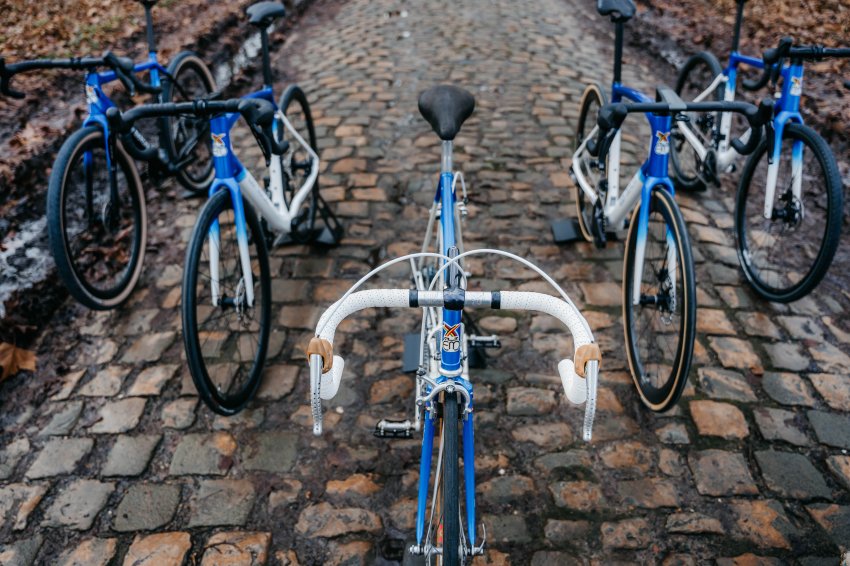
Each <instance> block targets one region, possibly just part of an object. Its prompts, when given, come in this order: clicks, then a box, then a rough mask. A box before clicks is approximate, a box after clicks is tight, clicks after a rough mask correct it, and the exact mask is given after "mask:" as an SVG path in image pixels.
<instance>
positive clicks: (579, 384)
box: [558, 359, 587, 405]
mask: <svg viewBox="0 0 850 566" xmlns="http://www.w3.org/2000/svg"><path fill="white" fill-rule="evenodd" d="M558 373H560V374H561V384H563V386H564V393H565V394H566V396H567V399H568V400H569V401H570V403H572V404H573V405H581V404H582V403H584V402H585V401H587V382H586V381H585V379H584V378H583V377H579V376H578V375H577V374H576V367H575V364H573V361H572V360H569V359H567V360H561V362H560V363H559V364H558Z"/></svg>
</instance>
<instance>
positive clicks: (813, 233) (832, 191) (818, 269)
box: [670, 0, 850, 302]
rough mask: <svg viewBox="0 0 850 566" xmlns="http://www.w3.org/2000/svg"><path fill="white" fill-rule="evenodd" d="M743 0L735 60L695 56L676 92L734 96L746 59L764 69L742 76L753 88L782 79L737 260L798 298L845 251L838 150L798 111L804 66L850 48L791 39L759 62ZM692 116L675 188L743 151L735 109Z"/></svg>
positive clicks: (766, 283) (743, 183) (756, 279)
mask: <svg viewBox="0 0 850 566" xmlns="http://www.w3.org/2000/svg"><path fill="white" fill-rule="evenodd" d="M744 3H745V0H738V14H737V19H736V22H735V35H734V39H733V43H732V53H731V54H730V55H729V64H728V66H727V67H726V68H725V69H722V68H721V67H720V63H719V62H718V61H717V58H716V57H715V56H714V55H712V54H711V53H710V52H708V51H703V52H700V53H697V54H696V55H694V56H693V57H691V58H690V59H689V60H688V61H687V63H685V66H684V67H683V68H682V70H681V71H680V73H679V78H678V80H677V83H676V91H677V92H678V93H679V94H680V95H681V96H682V97H683V98H685V99H686V100H693V101H695V102H699V101H707V100H721V99H722V100H726V101H732V100H734V99H735V94H736V86H737V75H738V68H739V67H740V66H742V65H746V66H750V67H753V68H756V69H762V70H763V73H762V76H761V79H759V80H757V81H747V80H744V81H743V82H742V84H743V86H744V88H745V89H747V90H754V89H758V88H761V87H763V86H765V85H767V84H768V83H770V84H771V86H774V87H775V86H776V85H777V83H778V81H779V79H780V78H781V80H782V88H781V90H779V91H778V92H777V93H776V98H777V100H776V105H775V114H774V117H773V129H774V130H775V131H776V136H775V138H774V139H773V141H772V144H770V145H768V144H767V142H766V141H765V142H764V143H762V145H761V146H760V147H758V148H757V149H756V150H755V151H754V152H753V154H752V156H751V157H750V158H749V159H748V160H747V163H746V165H745V166H744V170H743V174H742V175H741V180H740V182H739V184H738V191H737V197H736V200H735V235H736V244H737V251H738V260H739V263H740V265H741V268H742V269H743V272H744V275H745V277H746V278H747V281H749V283H750V284H751V285H752V287H753V289H754V290H755V291H756V292H757V293H758V294H759V295H761V296H762V297H763V298H765V299H767V300H770V301H779V302H791V301H795V300H797V299H799V298H801V297H803V296H805V295H806V294H808V293H809V292H810V291H811V290H812V289H814V288H815V287H816V286H817V284H818V283H819V282H820V280H821V279H822V278H823V277H824V275H826V272H827V270H828V269H829V266H830V264H831V263H832V258H833V257H834V256H835V251H836V249H837V248H838V242H839V239H840V235H841V223H842V212H843V207H844V204H843V200H844V191H843V187H842V183H841V176H840V173H839V170H838V164H837V163H836V160H835V156H834V155H833V153H832V151H831V150H830V148H829V146H828V145H827V143H826V141H824V139H823V138H822V137H821V136H819V135H818V134H817V133H816V132H815V131H814V130H812V129H811V128H809V127H807V126H805V125H804V124H803V117H802V115H801V114H800V97H801V96H802V94H803V62H804V61H812V60H820V59H824V58H827V57H850V48H825V47H820V46H793V42H792V40H791V39H788V38H785V39H783V40H781V41H780V42H779V46H778V47H777V48H775V49H769V50H767V51H765V53H764V55H763V57H762V58H761V59H758V58H755V57H749V56H746V55H742V54H740V53H739V52H738V38H739V36H740V29H741V19H742V15H743V7H744ZM786 60H788V61H789V63H788V64H785V63H784V62H785V61H786ZM688 119H689V121H678V122H677V123H676V125H675V128H674V130H673V140H674V143H673V152H672V154H671V157H672V158H671V160H670V161H671V165H672V166H673V167H672V171H673V178H674V182H675V184H676V187H678V188H682V189H685V190H699V189H702V188H705V185H706V183H709V182H713V183H717V182H718V175H719V174H720V173H723V172H727V171H731V170H732V169H733V168H734V165H735V163H734V161H735V159H736V158H737V156H738V154H739V152H737V151H736V150H735V148H734V147H733V146H731V144H730V139H731V130H732V118H731V115H730V114H728V113H727V114H721V115H720V117H719V119H718V115H716V114H705V115H702V116H699V117H688ZM745 135H746V134H745Z"/></svg>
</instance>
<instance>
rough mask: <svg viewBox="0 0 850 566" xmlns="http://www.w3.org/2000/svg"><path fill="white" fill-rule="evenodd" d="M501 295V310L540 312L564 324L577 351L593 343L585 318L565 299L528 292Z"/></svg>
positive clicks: (511, 292)
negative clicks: (571, 336)
mask: <svg viewBox="0 0 850 566" xmlns="http://www.w3.org/2000/svg"><path fill="white" fill-rule="evenodd" d="M500 294H501V298H502V300H501V306H500V308H501V309H503V310H523V311H538V312H542V313H546V314H548V315H551V316H554V317H555V318H557V319H558V320H560V321H561V322H563V323H564V325H565V326H566V327H567V328H568V329H569V331H570V334H572V335H573V342H574V346H575V348H576V349H578V347H579V346H583V345H585V344H590V343H591V342H593V336H591V335H590V334H588V332H587V330H586V329H585V325H584V317H582V316H581V313H579V312H578V311H577V310H576V309H575V308H574V307H573V306H572V305H570V304H569V303H567V302H566V301H564V300H563V299H560V298H558V297H553V296H552V295H546V294H543V293H532V292H527V291H502V292H501V293H500Z"/></svg>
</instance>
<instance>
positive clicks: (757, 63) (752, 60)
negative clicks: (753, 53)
mask: <svg viewBox="0 0 850 566" xmlns="http://www.w3.org/2000/svg"><path fill="white" fill-rule="evenodd" d="M738 65H747V66H748V67H753V68H755V69H764V61H762V60H761V58H759V57H750V56H749V55H742V54H740V53H738V52H737V51H733V52H732V53H730V54H729V66H728V67H726V71H727V73H726V74H729V73H728V71H729V70H730V69H736V68H738Z"/></svg>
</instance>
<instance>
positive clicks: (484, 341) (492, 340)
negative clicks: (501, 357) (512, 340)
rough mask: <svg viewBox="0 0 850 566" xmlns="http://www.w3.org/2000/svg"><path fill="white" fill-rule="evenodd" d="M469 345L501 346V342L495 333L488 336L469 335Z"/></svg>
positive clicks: (477, 346) (480, 346) (474, 346)
mask: <svg viewBox="0 0 850 566" xmlns="http://www.w3.org/2000/svg"><path fill="white" fill-rule="evenodd" d="M469 347H470V348H501V347H502V342H501V341H499V337H498V336H496V335H495V334H491V335H490V336H470V337H469Z"/></svg>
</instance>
